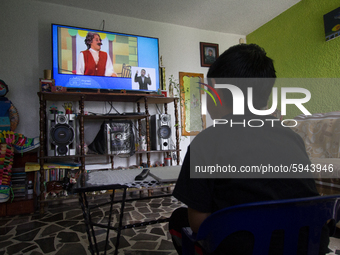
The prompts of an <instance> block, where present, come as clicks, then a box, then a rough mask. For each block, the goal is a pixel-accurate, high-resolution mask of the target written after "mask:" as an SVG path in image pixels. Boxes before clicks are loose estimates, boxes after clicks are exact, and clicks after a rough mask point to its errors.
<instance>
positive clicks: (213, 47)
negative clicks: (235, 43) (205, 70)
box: [200, 42, 219, 67]
mask: <svg viewBox="0 0 340 255" xmlns="http://www.w3.org/2000/svg"><path fill="white" fill-rule="evenodd" d="M200 49H201V66H204V67H209V66H211V64H212V63H214V62H215V60H216V59H217V58H218V56H219V53H218V44H215V43H206V42H200Z"/></svg>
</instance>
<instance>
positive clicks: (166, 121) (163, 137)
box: [150, 114, 171, 150]
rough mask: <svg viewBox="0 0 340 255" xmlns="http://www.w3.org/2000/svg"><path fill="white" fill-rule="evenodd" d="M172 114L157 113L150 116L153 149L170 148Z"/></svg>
mask: <svg viewBox="0 0 340 255" xmlns="http://www.w3.org/2000/svg"><path fill="white" fill-rule="evenodd" d="M170 137H171V115H170V114H155V115H152V116H151V117H150V140H151V150H170Z"/></svg>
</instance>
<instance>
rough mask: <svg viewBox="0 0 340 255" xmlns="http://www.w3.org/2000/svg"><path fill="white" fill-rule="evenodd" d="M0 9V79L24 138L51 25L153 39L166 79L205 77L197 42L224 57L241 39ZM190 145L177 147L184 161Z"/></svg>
mask: <svg viewBox="0 0 340 255" xmlns="http://www.w3.org/2000/svg"><path fill="white" fill-rule="evenodd" d="M0 9H1V13H2V14H1V16H2V17H1V26H0V36H1V37H0V38H1V47H0V56H1V58H0V59H1V64H0V79H2V80H4V81H5V82H6V83H7V85H8V86H9V88H10V92H9V93H8V94H7V97H8V98H9V99H10V100H11V101H12V103H13V104H14V105H15V106H16V107H17V109H18V112H19V116H20V123H19V126H18V127H17V129H16V130H15V131H16V132H19V133H22V134H23V135H25V136H27V137H35V136H38V135H39V101H38V96H37V92H38V90H39V78H42V77H43V70H44V69H51V68H52V59H51V55H52V54H51V23H56V24H63V25H70V26H80V27H85V28H92V29H102V22H103V20H105V27H104V30H106V31H113V32H122V33H130V34H137V35H144V36H151V37H157V38H159V48H160V55H161V56H163V65H164V66H165V67H166V75H167V77H169V76H170V75H171V74H173V75H174V76H175V77H176V78H178V72H194V73H203V74H204V76H206V73H207V71H208V68H205V67H204V68H203V67H201V66H200V52H199V42H211V43H217V44H219V50H220V53H222V52H223V51H224V50H226V49H227V48H229V47H230V46H231V45H234V44H237V43H238V41H239V38H241V37H242V38H244V37H245V36H243V35H235V34H222V33H217V32H210V31H206V30H198V29H193V28H188V27H183V26H177V25H170V24H166V23H161V22H151V21H145V20H140V19H134V18H127V17H123V16H118V15H112V14H107V13H101V12H95V11H89V10H84V9H77V8H73V7H65V6H61V5H55V4H48V3H41V2H36V1H28V0H14V1H1V2H0ZM202 22H204V19H202ZM101 108H103V107H101ZM171 109H172V108H171ZM171 109H170V111H171ZM87 110H89V109H87ZM103 110H104V109H103ZM94 135H95V134H94ZM189 142H190V139H185V141H184V142H182V143H181V149H182V153H181V155H182V156H181V157H182V158H183V156H184V153H185V152H186V148H187V145H188V144H189Z"/></svg>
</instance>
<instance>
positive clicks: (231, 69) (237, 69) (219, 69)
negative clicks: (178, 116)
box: [207, 44, 276, 109]
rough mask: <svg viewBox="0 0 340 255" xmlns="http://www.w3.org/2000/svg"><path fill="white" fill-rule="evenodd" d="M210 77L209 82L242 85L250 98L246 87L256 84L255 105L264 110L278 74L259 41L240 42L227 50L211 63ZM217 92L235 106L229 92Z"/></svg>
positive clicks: (220, 90) (228, 105)
mask: <svg viewBox="0 0 340 255" xmlns="http://www.w3.org/2000/svg"><path fill="white" fill-rule="evenodd" d="M207 77H208V81H209V83H210V84H212V83H213V82H215V83H221V84H232V85H235V86H237V87H239V88H240V89H241V90H242V92H243V94H244V96H245V99H246V98H247V88H248V87H253V104H254V107H255V108H256V109H261V108H263V107H265V106H266V105H267V102H268V98H269V95H270V93H271V91H272V87H273V85H274V82H275V78H276V74H275V68H274V64H273V60H272V59H271V58H269V57H267V54H266V52H265V51H264V49H262V48H261V47H259V46H258V45H256V44H238V45H235V46H232V47H230V48H229V49H227V50H226V51H225V52H224V53H223V54H221V55H220V56H219V57H218V58H217V59H216V61H215V62H214V63H213V64H212V65H211V67H210V69H209V71H208V74H207ZM212 78H214V80H212ZM226 78H237V79H226ZM239 78H241V79H239ZM244 78H246V79H244ZM250 78H272V79H250ZM218 93H219V94H220V95H221V96H222V97H223V104H225V105H226V106H227V107H229V108H232V106H233V100H232V95H231V93H230V91H229V90H228V89H219V90H218ZM208 98H209V97H208ZM245 101H247V100H245ZM208 103H209V102H208ZM246 109H247V108H246Z"/></svg>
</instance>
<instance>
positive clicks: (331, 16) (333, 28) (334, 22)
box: [323, 7, 340, 41]
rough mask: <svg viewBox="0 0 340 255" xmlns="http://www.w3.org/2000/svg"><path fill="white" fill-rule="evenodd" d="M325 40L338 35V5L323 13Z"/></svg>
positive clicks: (339, 16)
mask: <svg viewBox="0 0 340 255" xmlns="http://www.w3.org/2000/svg"><path fill="white" fill-rule="evenodd" d="M323 21H324V27H325V37H326V41H329V40H332V39H334V38H336V37H338V36H340V7H339V8H337V9H335V10H333V11H331V12H329V13H327V14H325V15H323Z"/></svg>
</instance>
